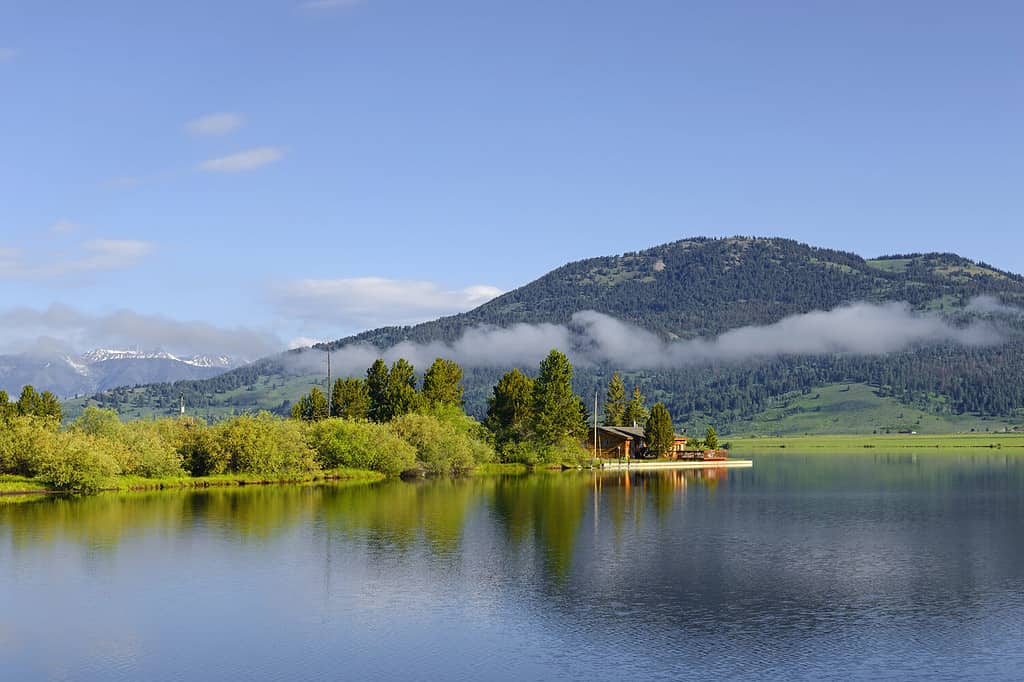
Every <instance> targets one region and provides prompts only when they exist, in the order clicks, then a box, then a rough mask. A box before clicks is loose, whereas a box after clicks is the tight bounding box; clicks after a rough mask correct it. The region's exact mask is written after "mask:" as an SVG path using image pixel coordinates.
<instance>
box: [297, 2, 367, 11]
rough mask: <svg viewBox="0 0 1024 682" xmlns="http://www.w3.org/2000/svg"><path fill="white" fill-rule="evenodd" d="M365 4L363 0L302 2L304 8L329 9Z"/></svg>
mask: <svg viewBox="0 0 1024 682" xmlns="http://www.w3.org/2000/svg"><path fill="white" fill-rule="evenodd" d="M361 4H363V0H309V1H308V2H304V3H302V9H309V10H329V9H343V8H347V7H355V6H356V5H361Z"/></svg>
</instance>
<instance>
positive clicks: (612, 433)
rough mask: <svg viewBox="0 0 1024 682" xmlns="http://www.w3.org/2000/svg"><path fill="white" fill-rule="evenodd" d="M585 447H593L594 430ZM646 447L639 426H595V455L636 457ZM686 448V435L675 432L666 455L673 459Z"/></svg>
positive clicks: (603, 456) (615, 457)
mask: <svg viewBox="0 0 1024 682" xmlns="http://www.w3.org/2000/svg"><path fill="white" fill-rule="evenodd" d="M585 445H586V447H587V448H588V449H590V450H591V451H593V449H594V431H593V429H592V430H591V431H590V437H589V438H588V439H587V442H586V444H585ZM646 447H647V441H646V440H645V438H644V430H643V428H641V427H639V426H599V427H597V456H598V457H602V458H605V459H625V458H626V457H631V458H636V457H637V456H638V453H639V452H640V451H641V450H642V449H643V448H646ZM685 450H686V436H685V435H684V434H680V433H677V434H675V439H674V440H673V442H672V448H671V449H670V450H669V451H668V453H666V454H667V456H668V457H670V458H672V459H675V458H677V457H679V456H681V455H682V454H683V451H685Z"/></svg>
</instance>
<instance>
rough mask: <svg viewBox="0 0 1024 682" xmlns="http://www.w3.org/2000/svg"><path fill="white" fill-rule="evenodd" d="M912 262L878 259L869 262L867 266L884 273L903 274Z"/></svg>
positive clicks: (910, 260)
mask: <svg viewBox="0 0 1024 682" xmlns="http://www.w3.org/2000/svg"><path fill="white" fill-rule="evenodd" d="M912 262H913V260H912V259H910V258H879V259H873V260H869V261H867V264H868V265H870V266H871V267H873V268H878V269H879V270H884V271H886V272H903V271H904V270H906V269H907V265H909V264H910V263H912Z"/></svg>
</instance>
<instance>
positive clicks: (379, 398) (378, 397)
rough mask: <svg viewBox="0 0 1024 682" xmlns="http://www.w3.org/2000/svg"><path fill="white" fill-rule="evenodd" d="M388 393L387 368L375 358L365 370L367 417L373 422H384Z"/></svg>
mask: <svg viewBox="0 0 1024 682" xmlns="http://www.w3.org/2000/svg"><path fill="white" fill-rule="evenodd" d="M387 391H388V366H387V365H386V364H384V360H382V359H381V358H377V359H376V360H374V361H373V364H372V365H370V368H369V369H368V370H366V392H367V395H368V396H369V398H370V409H369V411H368V416H369V417H370V419H372V420H373V421H375V422H386V421H387V420H388V419H390V417H388V416H387Z"/></svg>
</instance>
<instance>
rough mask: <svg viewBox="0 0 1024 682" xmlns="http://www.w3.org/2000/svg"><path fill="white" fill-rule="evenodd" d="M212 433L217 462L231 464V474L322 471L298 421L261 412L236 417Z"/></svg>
mask: <svg viewBox="0 0 1024 682" xmlns="http://www.w3.org/2000/svg"><path fill="white" fill-rule="evenodd" d="M213 431H214V448H215V450H216V451H217V453H216V454H215V459H216V460H217V461H222V460H227V461H229V462H230V470H231V471H235V472H239V473H247V474H289V473H309V472H313V471H317V470H318V469H319V468H320V467H319V466H318V465H317V461H316V453H314V452H313V450H311V449H310V448H309V446H307V445H306V442H305V439H304V438H303V435H304V434H303V432H302V425H301V424H300V423H299V422H297V421H294V420H288V419H277V418H275V417H274V416H272V415H271V414H270V413H269V412H261V413H260V414H258V415H257V416H255V417H253V416H250V415H243V416H240V417H235V418H233V419H230V420H228V421H226V422H224V423H223V424H220V425H218V426H217V427H216V428H214V429H213Z"/></svg>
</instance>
